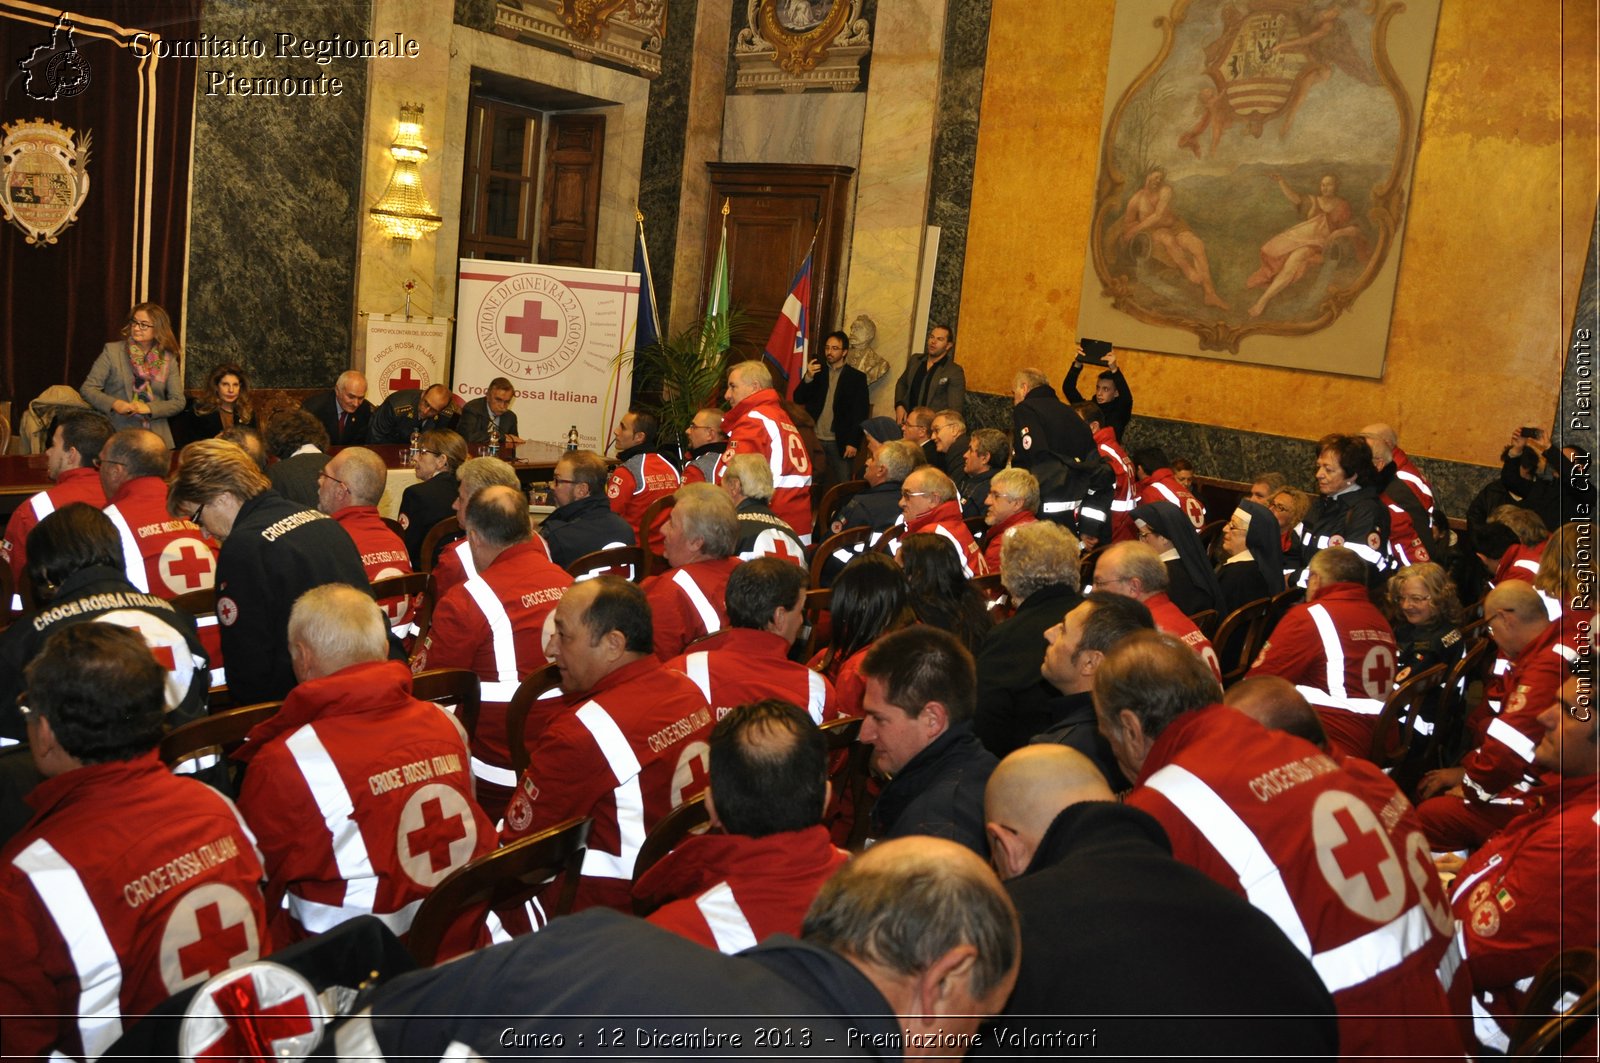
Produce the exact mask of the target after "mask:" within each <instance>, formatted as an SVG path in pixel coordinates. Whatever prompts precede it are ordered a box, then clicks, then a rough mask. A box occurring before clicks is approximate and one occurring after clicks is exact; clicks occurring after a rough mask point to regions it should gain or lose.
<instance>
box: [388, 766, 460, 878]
mask: <svg viewBox="0 0 1600 1063" xmlns="http://www.w3.org/2000/svg"><path fill="white" fill-rule="evenodd" d="M395 842H396V848H397V850H398V852H397V855H398V856H399V858H400V868H401V870H403V871H404V872H405V873H406V877H407V878H409V879H411V881H413V882H415V883H416V884H417V885H419V886H428V887H432V886H436V885H438V884H439V883H440V882H441V881H443V879H444V877H445V876H446V875H448V874H449V873H450V872H451V871H453V870H455V869H456V868H458V867H460V866H461V865H462V864H464V863H466V862H467V860H468V859H470V858H471V856H472V850H473V849H474V848H476V847H477V843H478V823H477V820H475V819H473V817H472V809H471V807H470V806H469V805H468V804H467V799H466V798H465V797H463V796H461V794H460V792H459V791H457V790H455V789H454V788H452V787H449V786H446V785H444V784H443V783H429V784H428V785H427V786H421V787H418V788H417V791H416V792H415V793H413V794H412V795H411V796H410V798H408V799H407V800H406V807H405V808H404V809H403V810H402V811H401V813H400V823H399V825H398V827H397V828H396V838H395Z"/></svg>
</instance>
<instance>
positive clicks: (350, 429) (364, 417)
mask: <svg viewBox="0 0 1600 1063" xmlns="http://www.w3.org/2000/svg"><path fill="white" fill-rule="evenodd" d="M301 409H303V410H305V411H306V412H307V413H309V414H310V415H311V416H313V417H315V418H316V419H317V420H318V421H321V422H322V427H323V428H324V429H326V430H327V433H328V442H329V444H331V445H332V446H336V447H348V446H361V445H364V444H366V442H367V441H368V434H369V432H370V431H371V427H372V411H373V409H374V407H373V405H372V403H370V402H368V401H367V378H366V377H365V376H362V375H361V373H359V372H357V371H356V370H354V369H347V370H345V371H344V372H343V373H340V374H339V379H338V380H335V381H334V382H333V388H332V390H330V391H322V392H318V393H317V394H315V395H313V396H311V397H310V398H309V399H307V400H306V401H305V405H304V406H302V407H301Z"/></svg>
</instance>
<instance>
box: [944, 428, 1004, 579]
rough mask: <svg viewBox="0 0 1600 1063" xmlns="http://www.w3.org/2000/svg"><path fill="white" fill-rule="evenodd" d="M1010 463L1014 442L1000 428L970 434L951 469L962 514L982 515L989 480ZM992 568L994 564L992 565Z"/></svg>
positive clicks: (967, 515)
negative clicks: (953, 468)
mask: <svg viewBox="0 0 1600 1063" xmlns="http://www.w3.org/2000/svg"><path fill="white" fill-rule="evenodd" d="M1010 463H1011V444H1010V442H1009V441H1007V439H1006V434H1005V433H1004V432H1002V431H1000V430H999V429H998V428H980V429H978V430H977V431H976V432H973V433H972V434H971V435H970V436H968V437H967V448H966V450H964V451H963V452H962V454H961V461H960V465H959V467H958V468H956V469H955V470H954V471H952V472H951V473H950V476H951V478H952V479H954V480H955V482H956V489H957V490H958V491H959V492H960V493H961V515H962V516H963V517H981V516H983V514H984V508H985V507H984V501H983V500H984V497H985V496H986V495H988V493H989V481H990V480H991V479H993V477H994V475H995V473H997V472H999V471H1000V470H1001V469H1003V468H1005V467H1006V466H1007V465H1009V464H1010ZM990 567H991V568H992V567H994V566H990Z"/></svg>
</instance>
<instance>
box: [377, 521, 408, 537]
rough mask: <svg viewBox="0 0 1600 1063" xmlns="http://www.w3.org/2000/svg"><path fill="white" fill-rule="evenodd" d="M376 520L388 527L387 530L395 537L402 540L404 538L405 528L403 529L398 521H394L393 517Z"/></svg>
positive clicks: (402, 525)
mask: <svg viewBox="0 0 1600 1063" xmlns="http://www.w3.org/2000/svg"><path fill="white" fill-rule="evenodd" d="M378 519H379V520H381V521H383V523H385V524H387V525H388V526H389V530H390V531H392V532H394V533H395V534H396V535H398V536H399V537H400V538H401V539H402V540H404V539H405V537H406V528H405V525H404V524H401V523H400V522H399V521H397V520H395V519H394V518H393V517H379V518H378Z"/></svg>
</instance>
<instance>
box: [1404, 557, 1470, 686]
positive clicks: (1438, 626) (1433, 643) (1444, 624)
mask: <svg viewBox="0 0 1600 1063" xmlns="http://www.w3.org/2000/svg"><path fill="white" fill-rule="evenodd" d="M1384 611H1385V612H1386V613H1388V615H1389V622H1390V623H1391V624H1393V625H1394V643H1395V649H1396V652H1395V662H1394V663H1395V670H1396V674H1395V683H1396V684H1397V685H1398V684H1399V683H1401V682H1403V681H1404V680H1405V678H1406V677H1407V676H1408V675H1411V674H1412V673H1414V672H1419V671H1421V670H1422V669H1424V668H1431V667H1432V666H1434V665H1436V664H1443V665H1444V666H1445V667H1446V668H1448V667H1450V666H1451V665H1453V664H1455V663H1456V661H1457V660H1458V659H1460V657H1461V652H1462V651H1463V650H1464V649H1466V643H1465V640H1463V639H1462V638H1461V632H1459V631H1457V630H1456V629H1457V627H1459V626H1460V624H1461V601H1460V599H1459V598H1457V597H1456V585H1455V583H1454V582H1452V581H1451V579H1450V577H1449V576H1448V575H1447V574H1446V573H1445V570H1444V569H1442V568H1440V567H1439V566H1438V565H1436V564H1434V563H1433V562H1432V561H1425V562H1423V563H1421V564H1418V565H1407V566H1406V567H1405V568H1402V569H1401V570H1400V571H1399V572H1396V573H1395V574H1394V575H1393V576H1390V577H1389V594H1388V608H1387V609H1385V610H1384Z"/></svg>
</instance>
